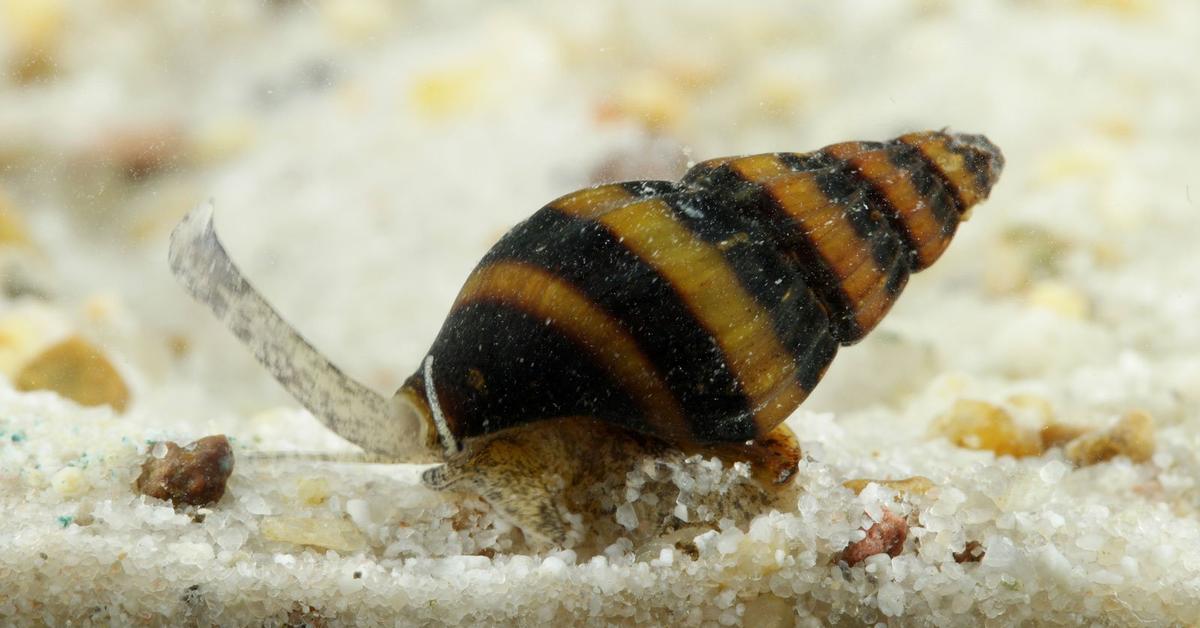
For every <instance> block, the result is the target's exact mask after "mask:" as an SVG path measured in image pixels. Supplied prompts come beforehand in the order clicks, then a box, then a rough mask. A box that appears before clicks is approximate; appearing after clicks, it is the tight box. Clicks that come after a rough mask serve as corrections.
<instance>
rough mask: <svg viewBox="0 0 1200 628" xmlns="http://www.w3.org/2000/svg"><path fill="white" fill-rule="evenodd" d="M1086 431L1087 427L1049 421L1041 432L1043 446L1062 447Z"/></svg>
mask: <svg viewBox="0 0 1200 628" xmlns="http://www.w3.org/2000/svg"><path fill="white" fill-rule="evenodd" d="M1085 433H1087V428H1085V427H1080V426H1078V425H1070V424H1067V423H1049V424H1047V425H1045V426H1043V427H1042V431H1041V434H1040V437H1041V439H1042V447H1044V448H1046V449H1051V448H1053V447H1062V446H1063V445H1066V444H1067V443H1069V442H1071V441H1073V440H1075V439H1076V438H1079V437H1080V436H1082V435H1083V434H1085Z"/></svg>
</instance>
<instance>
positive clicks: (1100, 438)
mask: <svg viewBox="0 0 1200 628" xmlns="http://www.w3.org/2000/svg"><path fill="white" fill-rule="evenodd" d="M1066 455H1067V459H1068V460H1070V461H1071V462H1073V463H1075V464H1076V465H1078V466H1081V467H1084V466H1088V465H1092V464H1096V463H1098V462H1104V461H1106V460H1111V459H1112V458H1115V457H1117V456H1126V457H1128V458H1129V459H1130V460H1132V461H1133V462H1145V461H1147V460H1149V459H1150V457H1151V456H1153V455H1154V419H1152V418H1151V417H1150V415H1149V414H1148V413H1146V412H1144V411H1142V410H1131V411H1129V412H1126V413H1125V414H1124V415H1123V416H1122V417H1121V418H1120V419H1118V420H1117V422H1116V424H1115V425H1113V426H1112V427H1110V428H1108V429H1107V430H1103V431H1099V432H1093V433H1090V434H1085V435H1083V436H1080V437H1079V438H1077V439H1075V440H1073V441H1071V442H1070V443H1068V444H1067V447H1066Z"/></svg>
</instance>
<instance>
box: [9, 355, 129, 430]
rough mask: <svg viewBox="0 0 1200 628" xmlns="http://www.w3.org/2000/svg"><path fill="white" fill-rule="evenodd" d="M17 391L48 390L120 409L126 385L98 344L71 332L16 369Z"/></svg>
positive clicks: (125, 400) (126, 400)
mask: <svg viewBox="0 0 1200 628" xmlns="http://www.w3.org/2000/svg"><path fill="white" fill-rule="evenodd" d="M14 383H15V387H16V389H17V390H21V391H26V392H28V391H33V390H50V391H53V392H55V393H58V394H59V395H60V396H62V397H66V398H67V399H70V400H71V401H74V402H75V403H78V404H79V405H81V406H101V405H109V406H112V408H113V409H114V410H116V411H117V412H124V411H125V407H126V406H127V405H128V404H129V388H128V387H127V386H126V385H125V380H124V379H122V378H121V374H120V373H118V372H117V369H116V368H114V367H113V365H112V363H111V362H109V361H108V358H107V357H105V356H104V353H103V352H102V351H101V350H100V348H99V347H96V346H95V345H93V344H92V343H90V342H88V341H86V340H84V339H83V338H80V337H78V336H73V337H71V338H68V339H66V340H64V341H62V342H60V343H58V344H56V345H53V346H52V347H50V348H49V349H46V350H45V351H43V352H42V353H41V354H40V355H38V356H37V357H35V358H33V360H32V361H30V362H29V363H28V364H26V365H25V366H24V368H22V369H21V371H20V372H19V373H17V376H16V379H15V382H14Z"/></svg>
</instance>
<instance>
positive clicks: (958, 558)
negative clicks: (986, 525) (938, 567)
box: [954, 541, 984, 563]
mask: <svg viewBox="0 0 1200 628" xmlns="http://www.w3.org/2000/svg"><path fill="white" fill-rule="evenodd" d="M983 554H984V552H983V545H982V544H980V542H979V541H967V544H966V546H964V547H963V551H961V552H955V553H954V562H956V563H977V562H979V561H981V560H983Z"/></svg>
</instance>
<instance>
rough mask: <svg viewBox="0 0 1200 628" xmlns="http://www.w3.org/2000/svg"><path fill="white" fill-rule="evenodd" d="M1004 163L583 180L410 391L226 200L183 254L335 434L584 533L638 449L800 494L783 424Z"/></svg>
mask: <svg viewBox="0 0 1200 628" xmlns="http://www.w3.org/2000/svg"><path fill="white" fill-rule="evenodd" d="M1003 164H1004V159H1003V156H1002V155H1001V153H1000V151H999V149H997V148H996V147H995V146H994V145H993V144H992V143H991V142H989V141H988V140H987V139H986V138H984V137H983V136H978V135H966V134H955V133H947V132H934V131H926V132H919V133H910V134H907V135H902V136H900V137H898V138H896V139H893V140H890V141H886V142H844V143H839V144H834V145H831V146H827V147H825V148H823V149H820V150H817V151H813V152H809V153H770V154H761V155H752V156H745V157H731V158H722V159H714V160H709V161H705V162H702V163H699V164H697V165H696V166H694V167H693V168H691V169H690V170H689V171H688V172H687V174H686V175H685V176H684V177H683V179H682V180H681V181H679V182H668V181H634V182H626V183H615V184H609V185H602V186H597V187H592V188H587V189H584V190H579V191H577V192H573V193H570V194H567V195H565V196H562V197H560V198H558V199H556V200H554V201H552V202H550V203H549V204H547V205H546V206H545V207H543V208H542V209H540V210H538V211H537V212H536V213H534V214H533V215H532V216H531V217H530V218H529V219H527V220H526V221H524V222H522V223H521V224H519V225H517V226H516V227H514V228H513V229H512V230H511V231H509V232H508V233H507V234H506V235H505V236H504V237H503V238H501V239H500V241H499V242H498V243H497V244H496V245H495V246H493V247H492V249H491V250H490V251H489V252H488V253H487V254H486V255H485V256H484V257H483V259H482V260H481V261H480V263H479V265H478V266H477V267H476V268H475V270H474V271H473V272H472V273H471V275H470V276H469V277H468V278H467V281H466V283H465V285H464V286H463V288H462V290H461V291H460V293H459V295H458V297H457V298H456V300H455V302H454V304H453V306H452V307H451V310H450V313H449V315H448V317H447V319H446V322H445V323H444V325H443V327H442V329H441V331H440V332H439V333H438V335H437V337H436V339H435V340H434V342H433V345H432V346H431V348H430V350H429V352H428V353H427V355H426V356H425V358H424V359H423V360H422V362H421V367H420V368H419V369H418V370H417V372H416V373H414V374H413V375H412V376H411V377H409V378H408V380H406V382H405V383H404V385H403V386H402V387H401V388H400V390H399V391H397V393H396V394H395V396H394V397H393V398H392V399H385V398H382V397H379V396H378V395H375V394H374V393H371V392H370V391H369V390H367V389H366V388H365V387H363V386H362V385H361V384H358V383H357V382H354V381H353V380H351V379H349V378H347V377H346V376H344V375H343V374H341V372H340V371H338V370H337V369H336V367H334V366H333V365H332V364H330V363H328V361H326V360H325V359H324V358H323V357H321V356H320V354H319V353H318V352H317V351H316V350H315V349H313V348H312V347H311V345H309V344H308V343H307V342H305V341H304V340H303V338H302V337H300V336H299V334H298V333H296V332H295V331H294V330H293V329H291V327H290V326H288V325H287V324H286V322H284V321H283V320H282V318H280V317H279V315H278V314H277V313H275V311H274V310H273V309H272V308H270V306H269V305H267V304H266V302H265V301H263V300H262V299H261V297H260V296H259V295H258V294H257V292H255V291H254V290H253V288H252V287H250V285H249V284H248V283H247V282H246V281H245V280H244V279H242V277H241V275H240V273H238V271H237V270H236V267H234V266H233V264H232V262H229V261H228V258H227V256H225V254H224V251H223V249H222V248H221V247H220V244H219V242H218V241H217V239H216V236H215V232H213V231H212V224H211V210H209V214H207V215H205V214H203V213H201V214H197V213H196V212H193V214H196V215H190V216H189V217H188V218H186V219H185V220H184V222H183V223H181V225H180V227H178V228H177V229H176V232H175V233H174V234H173V235H172V247H171V249H172V250H171V264H172V268H173V270H174V271H175V272H176V275H177V276H179V277H180V279H181V280H182V281H183V283H184V285H185V286H186V287H187V288H188V290H189V291H190V292H191V293H192V294H193V295H194V296H196V297H197V298H198V299H199V300H201V301H203V302H205V303H207V304H208V305H209V306H210V307H211V308H212V309H213V311H214V312H215V313H216V314H217V315H218V317H220V318H222V320H223V321H224V322H225V323H226V324H227V325H228V326H229V327H230V328H231V329H232V330H233V331H234V333H235V334H237V335H238V336H239V337H240V338H242V340H243V341H244V342H246V344H247V345H248V346H249V347H250V348H251V350H252V351H253V352H254V353H255V355H256V356H257V357H258V358H259V360H260V361H261V362H262V363H263V364H264V365H265V366H267V368H268V369H269V370H271V371H272V373H274V374H275V376H276V378H277V379H279V380H280V381H281V382H282V383H283V384H284V385H285V386H286V387H288V388H289V390H291V391H292V393H293V394H294V395H295V396H296V397H297V398H298V399H299V400H300V401H301V402H302V403H304V405H305V406H306V407H308V408H309V409H310V410H311V411H312V412H313V414H314V415H316V416H317V417H319V418H320V419H321V420H322V421H323V422H324V423H325V424H326V425H327V426H329V427H330V429H333V430H334V431H335V432H337V433H338V434H340V435H342V436H343V437H345V438H347V440H350V441H351V442H354V443H356V444H358V445H360V446H362V447H363V448H364V449H366V450H367V451H368V452H372V453H375V454H378V455H381V456H383V457H386V458H389V459H394V460H400V461H412V460H418V459H425V460H428V459H440V460H443V461H445V462H446V464H444V465H442V466H440V467H436V468H434V469H431V470H429V471H427V472H426V473H425V475H424V476H423V478H424V481H425V483H426V484H427V485H428V486H430V487H433V488H437V489H450V488H455V489H464V490H470V491H472V492H476V493H478V494H480V495H481V496H483V497H484V498H485V499H486V500H487V501H489V502H490V503H491V504H492V505H493V506H494V507H496V508H497V509H498V510H499V511H500V512H502V513H503V514H505V516H507V517H508V518H509V519H510V520H512V521H513V522H514V523H515V524H517V525H518V526H519V527H521V528H522V529H523V530H524V531H525V532H526V533H527V534H528V535H532V536H534V537H536V538H541V539H545V540H549V541H552V542H558V543H563V542H565V541H566V540H567V538H568V536H569V532H570V529H571V528H572V525H570V524H569V521H571V516H570V513H571V512H572V509H571V508H570V506H569V505H568V504H565V503H564V496H565V495H566V493H567V492H568V491H567V490H566V489H569V488H570V487H571V486H573V485H578V484H581V483H585V482H588V481H591V480H593V479H594V478H595V477H596V474H597V471H596V470H597V469H598V468H602V467H605V466H611V465H612V464H616V462H615V461H619V460H620V459H622V458H623V457H629V456H635V455H653V454H654V453H655V452H657V451H661V450H663V449H664V448H676V449H683V450H685V451H699V452H707V453H712V454H715V455H720V456H722V457H724V458H726V459H732V460H743V461H749V462H750V463H751V466H752V468H754V470H755V473H756V477H757V478H760V480H761V481H762V482H763V483H765V484H768V485H775V486H780V485H786V483H787V482H788V481H789V480H790V478H791V477H792V473H793V472H794V469H795V462H796V460H797V459H798V457H799V450H798V447H797V446H796V440H795V437H794V435H793V434H792V433H791V431H790V430H788V429H787V427H786V426H784V425H783V421H784V420H785V419H786V418H787V417H788V416H789V415H790V414H791V413H792V412H793V411H795V409H796V408H797V407H798V406H799V405H800V404H801V402H803V400H804V399H805V397H806V396H807V395H808V394H809V393H810V392H811V391H812V389H813V388H814V387H815V386H816V384H817V382H818V381H819V380H820V379H821V377H822V375H823V374H824V373H825V370H826V369H827V368H828V366H829V364H830V362H831V361H832V360H833V358H834V356H835V355H836V353H837V350H838V347H839V346H841V345H850V344H853V343H855V342H857V341H859V340H860V339H862V338H863V336H865V335H866V334H867V333H869V332H870V331H871V330H872V329H873V328H874V327H875V326H876V325H877V324H878V323H879V321H880V320H881V319H882V318H883V317H884V315H885V314H886V313H887V312H888V310H889V309H890V308H891V306H892V304H893V303H894V302H895V300H896V298H897V297H898V295H899V293H900V292H901V290H902V289H903V288H904V286H905V285H906V283H907V281H908V278H909V275H910V274H911V273H913V272H917V271H920V270H922V269H924V268H927V267H928V266H929V265H930V264H932V263H934V261H936V260H937V259H938V257H939V256H940V255H941V254H942V252H943V251H944V250H945V248H946V246H947V245H948V244H949V242H950V240H951V238H952V237H953V235H954V233H955V231H956V229H957V227H958V224H959V222H961V221H962V220H964V219H965V217H966V215H967V212H969V210H970V209H971V208H972V207H973V206H974V205H975V204H977V203H978V202H980V201H982V200H983V199H985V198H986V197H987V196H988V194H989V192H990V190H991V188H992V186H993V185H994V184H995V182H996V180H997V178H998V177H999V174H1000V171H1001V170H1002V168H1003ZM576 527H577V526H576Z"/></svg>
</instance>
